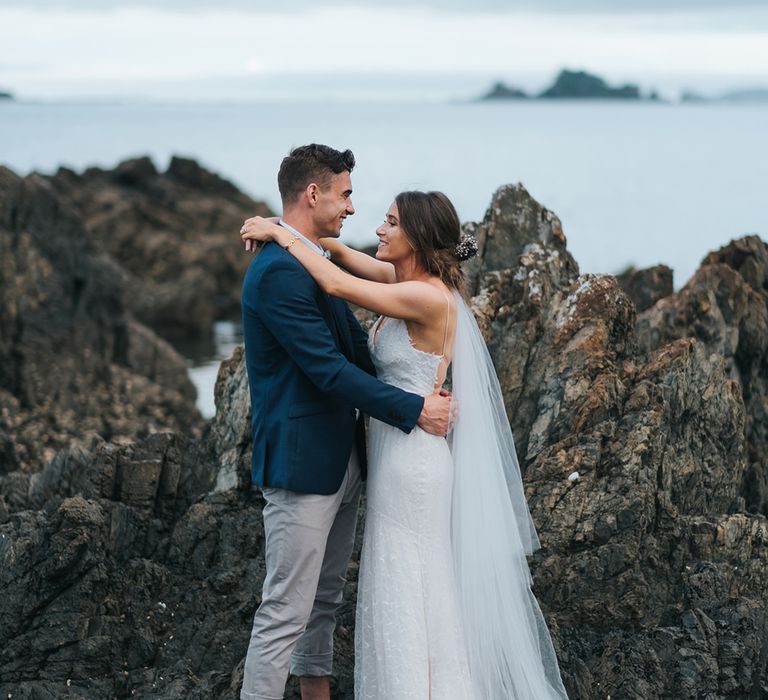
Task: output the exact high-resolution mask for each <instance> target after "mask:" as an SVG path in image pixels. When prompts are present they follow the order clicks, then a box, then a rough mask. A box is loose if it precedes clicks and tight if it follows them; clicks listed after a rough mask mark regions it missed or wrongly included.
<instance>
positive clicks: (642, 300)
mask: <svg viewBox="0 0 768 700" xmlns="http://www.w3.org/2000/svg"><path fill="white" fill-rule="evenodd" d="M672 277H673V273H672V268H671V267H667V266H666V265H656V266H654V267H647V268H645V269H642V270H638V269H636V268H634V267H628V268H627V269H626V270H624V271H623V272H620V273H619V274H618V275H616V280H617V281H618V283H619V286H620V287H621V288H622V289H623V290H624V291H625V292H626V294H627V296H628V297H629V298H630V299H631V300H632V301H633V302H634V304H635V308H636V309H637V311H638V313H639V312H641V311H645V310H646V309H648V308H650V307H651V306H653V305H654V304H655V303H656V302H657V301H658V300H659V299H663V298H664V297H668V296H669V295H670V294H672V292H673V290H674V288H673V283H672Z"/></svg>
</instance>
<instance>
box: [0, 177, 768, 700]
mask: <svg viewBox="0 0 768 700" xmlns="http://www.w3.org/2000/svg"><path fill="white" fill-rule="evenodd" d="M468 228H471V229H473V230H474V231H475V233H476V234H477V235H478V238H479V239H481V251H482V257H481V259H480V260H479V261H476V262H475V263H474V266H473V268H472V269H471V272H472V280H473V284H474V287H473V290H474V291H475V292H476V295H475V297H474V299H473V308H474V311H475V313H476V315H477V317H478V320H479V322H480V324H481V327H482V329H483V332H484V334H485V336H486V339H487V341H488V345H489V349H490V351H491V353H492V355H493V358H494V361H495V363H496V366H497V368H498V371H499V375H500V377H501V379H502V386H503V388H504V394H505V401H506V405H507V409H508V412H509V416H510V420H511V422H512V424H513V429H514V431H515V436H516V439H517V449H518V454H519V456H520V462H521V465H523V467H524V469H525V482H526V488H527V492H528V496H529V501H530V505H531V509H532V512H533V516H534V520H535V521H536V523H537V526H538V528H539V534H540V537H541V540H542V544H543V549H542V550H540V551H539V552H537V553H536V555H534V557H533V558H532V562H531V564H532V571H533V575H534V581H535V590H536V593H537V596H538V598H539V601H540V603H541V605H542V608H543V610H544V612H545V614H546V616H547V619H548V622H549V624H550V629H551V631H552V634H553V639H554V642H555V647H556V650H557V652H558V656H559V659H560V663H561V668H562V671H563V676H564V679H565V682H566V685H567V687H568V690H569V693H570V696H571V697H572V698H581V699H587V698H595V699H597V698H600V699H602V698H608V697H611V698H614V699H628V698H632V699H637V700H640V699H641V698H642V699H643V700H648V699H653V698H680V699H686V698H711V699H719V698H759V697H764V696H765V695H766V693H768V674H767V672H766V665H767V664H768V603H766V600H765V591H766V590H768V521H766V518H765V517H764V516H762V515H760V514H756V513H754V511H753V509H751V508H750V507H749V506H748V503H749V502H750V499H751V498H752V497H753V492H752V491H751V490H750V488H751V486H750V484H751V483H752V482H751V481H750V479H751V478H752V477H750V476H749V475H750V473H753V474H757V475H760V474H762V475H763V476H764V474H765V467H764V465H765V462H764V461H763V462H762V463H760V461H759V458H758V457H759V454H761V453H760V452H759V450H758V452H754V453H753V451H752V448H751V446H750V440H751V438H750V435H754V434H757V435H759V432H756V431H759V430H760V429H761V428H759V427H758V426H757V424H758V423H760V424H761V426H762V429H765V428H764V426H765V422H764V420H763V419H762V418H761V415H762V414H760V411H762V410H763V406H764V403H762V402H761V399H760V397H759V395H760V392H763V387H764V382H765V380H766V365H765V362H764V359H763V358H764V356H765V355H764V353H765V347H766V345H765V343H764V338H765V335H764V333H763V331H764V329H765V323H764V321H765V286H764V285H763V286H761V281H764V280H765V276H761V275H762V273H761V272H760V270H761V269H763V268H762V267H761V265H762V262H761V261H762V260H763V258H762V257H761V256H763V255H764V254H765V246H764V244H762V242H760V241H759V239H742V240H741V241H735V242H733V243H732V244H730V245H729V246H727V247H726V248H724V249H723V250H722V251H719V253H717V254H713V255H714V256H716V258H712V256H710V258H708V259H707V260H706V261H705V265H704V266H703V267H702V268H701V269H700V270H699V272H697V273H696V275H694V277H693V278H692V280H691V282H689V284H688V285H687V286H686V288H684V289H683V290H681V292H679V293H677V294H671V295H668V296H665V297H664V298H663V299H661V300H659V301H657V302H656V304H655V305H654V306H652V307H650V308H649V309H647V310H646V311H644V312H642V313H641V314H640V316H639V317H638V315H637V312H636V308H635V305H634V304H633V303H632V300H631V299H630V297H629V296H628V295H627V294H626V293H625V292H624V291H623V290H622V289H621V287H620V286H619V284H618V283H617V281H616V279H615V278H614V277H611V276H607V275H579V273H578V267H577V265H576V263H575V261H574V260H573V258H572V257H571V256H570V254H569V253H568V252H567V249H566V245H565V238H564V236H563V234H562V227H561V226H560V223H559V221H558V220H557V217H555V216H554V214H552V213H551V212H548V211H547V210H545V209H543V208H542V207H541V206H540V205H539V204H538V203H536V202H535V201H534V200H532V199H531V198H530V196H529V195H528V194H527V193H526V192H525V190H524V189H523V188H522V187H521V186H519V185H518V186H513V187H505V188H502V189H501V190H500V191H499V192H497V193H496V195H495V196H494V199H493V203H492V206H491V208H490V209H489V212H488V214H487V215H486V218H485V220H484V221H483V222H481V223H480V224H475V225H468ZM761 246H762V247H761ZM742 270H743V271H744V274H742V272H741V271H742ZM748 358H751V360H749V361H748ZM246 392H247V384H246V381H245V374H244V367H243V360H242V353H240V352H236V353H235V355H234V356H233V358H232V359H231V360H230V361H229V362H226V363H224V364H223V365H222V368H221V370H220V373H219V381H218V383H217V416H216V419H215V420H214V421H213V423H212V424H211V426H210V430H209V432H208V433H207V435H206V436H205V438H204V439H203V440H196V439H190V438H186V437H183V436H181V435H168V434H165V435H154V436H150V437H148V438H146V439H145V440H142V441H140V442H138V443H135V444H132V445H123V446H114V445H109V444H105V443H95V444H94V445H92V446H91V447H89V448H88V449H81V450H72V451H69V452H64V453H60V454H59V455H57V457H56V458H55V459H54V460H53V461H52V462H51V463H50V464H49V466H48V467H47V469H46V470H45V471H44V472H43V473H42V474H39V475H37V476H35V477H29V476H26V477H25V476H24V475H21V477H18V475H17V478H16V480H15V481H14V482H13V483H12V484H10V483H8V482H7V481H6V483H5V486H4V488H5V489H6V494H7V496H6V500H7V506H6V510H5V513H4V514H3V513H0V515H2V518H0V520H4V521H5V522H4V524H3V525H1V526H0V555H1V556H2V564H0V578H1V579H2V583H3V590H4V591H5V592H6V595H5V596H4V601H3V604H2V605H0V650H2V651H0V679H1V680H0V694H3V693H6V692H12V693H13V697H14V698H33V697H34V698H38V697H41V698H45V697H56V698H59V697H73V698H74V697H82V698H101V697H111V696H115V697H130V696H131V695H133V696H138V697H148V698H151V697H157V698H160V697H162V698H235V697H237V689H238V687H239V683H240V680H241V676H242V660H243V657H244V654H245V650H246V646H247V639H248V634H249V630H250V622H251V616H252V614H253V610H254V609H255V606H256V604H257V602H258V597H259V592H260V586H261V580H262V576H263V573H264V571H263V559H262V551H261V550H262V536H263V533H262V530H261V517H260V509H261V505H262V501H261V499H260V496H259V495H258V494H257V493H254V492H252V491H250V489H249V488H248V485H247V481H248V478H247V477H248V460H249V451H250V445H249V436H248V423H249V407H248V401H247V396H246ZM764 397H765V393H762V401H764ZM764 445H765V442H764V441H763V449H764ZM761 469H762V471H761ZM573 472H578V476H575V475H573ZM569 476H571V477H572V478H571V479H569V478H568V477H569ZM356 571H357V567H356V562H353V565H352V568H351V571H350V579H349V584H348V594H349V595H348V597H347V600H346V602H345V604H344V607H343V609H342V611H341V615H340V625H339V628H338V631H337V635H336V643H337V660H338V667H337V675H338V681H337V683H336V685H335V697H338V698H350V699H351V698H352V696H353V695H352V677H351V669H352V657H351V639H352V631H351V629H352V625H353V610H354V607H353V606H354V585H355V579H356ZM68 681H69V684H68ZM287 697H290V698H295V697H298V696H297V694H296V689H295V685H293V684H292V685H291V686H290V688H289V690H288V693H287Z"/></svg>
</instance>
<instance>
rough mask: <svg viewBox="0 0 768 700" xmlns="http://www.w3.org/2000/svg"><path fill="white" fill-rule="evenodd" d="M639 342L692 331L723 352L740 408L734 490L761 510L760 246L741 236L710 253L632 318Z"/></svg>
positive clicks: (766, 449)
mask: <svg viewBox="0 0 768 700" xmlns="http://www.w3.org/2000/svg"><path fill="white" fill-rule="evenodd" d="M638 338H639V339H640V341H641V346H642V349H643V350H644V351H646V352H652V351H653V350H655V349H656V348H659V347H660V346H663V345H664V344H665V343H669V342H670V341H673V340H675V339H678V338H696V339H697V340H698V342H699V343H700V344H701V345H702V346H703V347H704V348H705V350H706V352H708V353H716V354H717V355H718V356H720V357H722V358H723V361H724V363H725V371H726V373H727V375H728V376H729V377H730V378H731V379H732V380H733V381H734V382H736V383H737V384H738V386H739V387H740V390H741V395H742V397H743V402H744V405H745V408H746V460H747V468H746V471H745V474H744V481H743V485H742V493H743V496H744V499H745V501H746V504H747V509H748V511H749V512H752V513H762V514H763V515H768V246H766V244H765V243H764V242H763V241H762V240H760V239H759V238H758V237H757V236H748V237H746V238H742V239H740V240H737V241H732V242H731V243H730V244H728V245H727V246H725V247H724V248H721V249H720V250H719V251H717V252H714V253H710V254H709V255H708V256H707V257H706V258H705V259H704V261H703V263H702V265H701V267H700V268H699V269H698V270H697V271H696V273H695V274H694V275H693V276H692V277H691V279H690V280H689V281H688V283H687V284H686V285H685V287H683V288H682V289H681V290H680V292H679V293H678V294H675V295H673V296H669V297H667V298H665V299H662V300H661V301H659V302H658V303H657V304H656V305H655V306H653V307H651V308H650V309H648V310H647V311H645V312H644V313H643V314H641V315H640V318H639V319H638Z"/></svg>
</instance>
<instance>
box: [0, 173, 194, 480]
mask: <svg viewBox="0 0 768 700" xmlns="http://www.w3.org/2000/svg"><path fill="white" fill-rule="evenodd" d="M0 250H2V256H0V474H3V473H8V472H12V471H15V470H22V471H38V470H39V469H41V468H42V466H43V465H44V464H45V462H47V461H48V460H49V459H50V458H52V457H53V455H54V454H55V453H56V451H57V450H59V449H62V448H65V447H69V446H71V445H73V444H75V443H78V442H79V443H80V444H87V443H88V442H90V440H91V438H92V437H94V436H100V437H102V438H104V439H107V440H110V439H114V440H119V439H122V438H126V439H136V438H137V437H141V436H143V435H147V434H149V433H151V432H154V431H157V430H169V429H170V430H187V431H195V430H197V429H198V427H199V426H200V424H201V422H202V421H201V418H200V416H199V414H198V412H197V410H196V409H195V405H194V400H195V388H194V386H193V385H192V384H191V382H190V380H189V378H188V377H187V373H186V366H185V363H184V360H183V359H182V358H181V357H180V356H179V355H178V354H177V353H176V352H175V351H174V350H173V349H172V348H171V347H170V346H169V345H168V344H167V343H166V342H164V341H162V340H161V339H160V338H158V337H157V336H156V335H155V334H154V333H152V332H151V331H150V330H149V329H148V328H145V327H144V326H142V325H140V324H139V323H137V322H136V321H134V320H133V319H132V318H131V316H130V314H129V313H128V312H127V311H126V304H125V289H124V287H123V286H122V284H121V282H120V273H119V268H118V267H117V265H115V263H114V261H113V260H112V259H110V258H109V257H108V256H106V255H104V254H103V253H102V252H101V251H100V249H99V248H98V246H96V245H95V244H94V242H93V240H92V237H91V236H90V235H89V234H88V232H87V231H86V230H85V228H84V227H83V225H82V222H81V219H80V217H79V216H78V214H77V212H76V211H75V210H73V209H72V208H71V207H70V206H69V204H68V203H67V201H66V200H64V199H62V197H61V196H60V195H58V194H57V193H56V191H55V190H54V188H53V187H52V186H51V184H50V183H49V182H48V181H46V180H45V179H44V178H41V177H39V176H37V175H31V176H29V177H26V178H23V179H22V178H20V177H17V176H16V175H14V174H13V173H12V172H11V171H9V170H7V169H5V168H0Z"/></svg>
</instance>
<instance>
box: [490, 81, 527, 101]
mask: <svg viewBox="0 0 768 700" xmlns="http://www.w3.org/2000/svg"><path fill="white" fill-rule="evenodd" d="M480 99H481V100H525V99H528V94H527V93H526V92H525V91H524V90H521V89H520V88H516V87H514V86H511V85H506V84H504V83H502V82H497V83H494V85H493V87H492V88H491V89H490V90H489V91H488V92H486V93H485V95H483V96H482V97H481V98H480Z"/></svg>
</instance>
